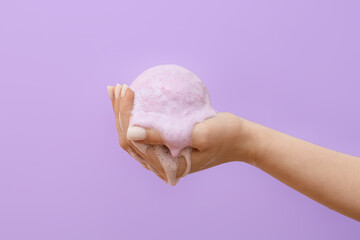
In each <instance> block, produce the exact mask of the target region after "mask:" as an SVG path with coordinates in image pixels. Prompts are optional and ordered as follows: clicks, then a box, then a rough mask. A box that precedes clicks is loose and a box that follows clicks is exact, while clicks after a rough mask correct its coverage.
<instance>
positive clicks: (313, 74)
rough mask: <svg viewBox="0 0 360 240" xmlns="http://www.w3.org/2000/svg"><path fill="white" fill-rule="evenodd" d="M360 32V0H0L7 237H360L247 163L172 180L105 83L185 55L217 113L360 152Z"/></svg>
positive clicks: (3, 228) (1, 207)
mask: <svg viewBox="0 0 360 240" xmlns="http://www.w3.org/2000/svg"><path fill="white" fill-rule="evenodd" d="M359 42H360V2H359V1H358V0H347V1H346V0H337V1H329V0H315V1H314V0H297V1H288V0H275V1H267V0H255V1H254V0H246V1H245V0H244V1H235V0H234V1H209V0H207V1H206V0H203V1H190V0H186V1H184V0H182V1H165V0H163V1H160V0H157V1H145V0H143V1H130V0H129V1H115V0H114V1H88V0H87V1H85V0H83V1H73V0H72V1H70V0H67V1H45V0H44V1H38V0H36V1H16V0H11V1H10V0H5V1H4V0H2V1H0V81H1V87H0V98H1V99H0V100H1V101H0V109H1V118H0V121H1V124H0V128H1V129H0V134H1V135H0V136H1V138H0V149H1V151H0V239H4V240H12V239H17V240H18V239H19V240H20V239H21V240H22V239H26V240H28V239H34V240H35V239H36V240H43V239H44V240H45V239H46V240H48V239H51V240H58V239H59V240H69V239H76V240H78V239H86V240H93V239H99V240H100V239H101V240H103V239H105V240H112V239H114V240H115V239H359V237H360V225H359V223H358V222H356V221H354V220H352V219H349V218H347V217H344V216H342V215H341V214H338V213H336V212H334V211H332V210H329V209H328V208H326V207H324V206H322V205H320V204H318V203H316V202H314V201H312V200H310V199H309V198H307V197H305V196H303V195H301V194H299V193H298V192H296V191H294V190H292V189H291V188H289V187H287V186H285V185H284V184H282V183H280V182H279V181H277V180H276V179H273V178H272V177H270V176H268V175H267V174H265V173H263V172H261V171H260V170H258V169H256V168H254V167H251V166H248V165H246V164H242V163H231V164H225V165H222V166H219V167H216V168H213V169H209V170H206V171H203V172H200V173H196V174H192V175H189V176H187V177H186V178H184V179H182V180H181V181H180V183H179V184H178V185H177V186H176V187H171V186H169V185H165V184H164V183H163V182H162V181H161V180H160V179H158V178H157V177H156V176H155V175H154V174H152V173H151V172H149V171H147V170H145V169H144V168H142V167H141V165H140V164H138V163H137V162H136V161H135V160H133V159H132V158H131V157H130V156H129V155H127V154H126V153H125V152H124V151H123V150H122V149H121V148H120V147H119V145H118V140H117V133H116V131H115V125H114V117H113V113H112V110H111V106H110V100H109V98H108V95H107V91H106V85H108V84H112V85H115V84H116V83H117V82H119V83H121V84H123V83H127V84H130V83H131V82H132V80H133V79H134V78H135V77H136V76H137V75H138V74H140V73H141V72H142V71H143V70H145V69H146V68H148V67H151V66H153V65H157V64H166V63H175V64H179V65H182V66H184V67H187V68H189V69H190V70H191V71H193V72H195V73H196V74H197V75H198V76H199V77H200V78H201V79H202V80H203V81H204V82H205V84H206V85H207V87H208V90H209V92H210V95H211V98H212V104H213V106H214V107H215V108H216V109H217V110H218V111H229V112H232V113H235V114H237V115H239V116H242V117H244V118H247V119H249V120H252V121H256V122H258V123H261V124H264V125H266V126H269V127H272V128H275V129H278V130H280V131H283V132H286V133H288V134H291V135H293V136H296V137H299V138H303V139H305V140H308V141H311V142H314V143H316V144H319V145H322V146H325V147H329V148H332V149H335V150H338V151H341V152H345V153H348V154H353V155H357V156H360V148H359V145H360V134H359V133H360V125H359V122H360V110H359V104H360V97H359V88H360V67H359V66H360V46H359V45H360V44H359ZM289 160H290V159H289Z"/></svg>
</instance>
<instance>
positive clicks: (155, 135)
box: [127, 126, 165, 145]
mask: <svg viewBox="0 0 360 240" xmlns="http://www.w3.org/2000/svg"><path fill="white" fill-rule="evenodd" d="M127 138H128V139H129V140H133V141H136V142H139V143H144V144H152V145H164V144H165V143H164V141H163V139H162V137H161V134H160V133H159V132H157V131H155V130H153V129H145V128H142V127H138V126H131V127H129V128H128V130H127Z"/></svg>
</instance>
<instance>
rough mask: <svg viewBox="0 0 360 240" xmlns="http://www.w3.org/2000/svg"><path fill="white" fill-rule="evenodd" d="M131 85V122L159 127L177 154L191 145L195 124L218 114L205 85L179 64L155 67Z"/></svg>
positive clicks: (173, 151) (148, 126) (168, 145)
mask: <svg viewBox="0 0 360 240" xmlns="http://www.w3.org/2000/svg"><path fill="white" fill-rule="evenodd" d="M130 88H131V89H132V90H133V91H134V92H135V99H134V106H133V111H132V116H131V119H130V126H133V125H136V126H141V127H144V128H152V129H155V130H157V131H159V132H160V133H161V135H162V137H163V139H164V142H165V145H166V146H167V147H168V148H169V150H170V152H171V155H172V157H174V158H175V157H177V156H178V155H179V153H180V151H181V150H182V149H184V148H185V147H187V146H189V145H190V142H191V131H192V128H193V127H194V125H195V124H196V123H198V122H202V121H204V120H205V119H207V118H210V117H213V116H215V115H216V111H215V110H214V109H213V108H212V107H211V106H210V100H209V95H208V92H207V90H206V87H205V85H204V84H203V83H202V82H201V80H200V79H199V78H198V77H197V76H196V75H195V74H194V73H192V72H190V71H189V70H187V69H185V68H183V67H180V66H177V65H160V66H155V67H152V68H150V69H148V70H146V71H145V72H143V73H142V74H141V75H140V76H138V77H137V78H136V79H135V81H134V82H133V83H132V84H131V85H130Z"/></svg>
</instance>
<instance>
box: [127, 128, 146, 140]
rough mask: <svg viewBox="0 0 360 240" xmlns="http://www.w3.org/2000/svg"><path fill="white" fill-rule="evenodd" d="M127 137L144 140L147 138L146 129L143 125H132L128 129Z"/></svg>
mask: <svg viewBox="0 0 360 240" xmlns="http://www.w3.org/2000/svg"><path fill="white" fill-rule="evenodd" d="M127 138H128V139H130V140H135V141H136V140H144V139H145V138H146V129H145V128H142V127H137V126H132V127H129V128H128V130H127Z"/></svg>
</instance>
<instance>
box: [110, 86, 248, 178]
mask: <svg viewBox="0 0 360 240" xmlns="http://www.w3.org/2000/svg"><path fill="white" fill-rule="evenodd" d="M108 89H109V95H110V98H111V99H112V103H113V109H114V113H115V123H116V127H117V130H118V134H119V142H120V146H121V147H122V148H123V149H124V150H125V151H127V152H129V153H130V155H132V156H133V157H134V158H135V159H137V160H139V159H138V158H139V157H140V158H141V159H140V160H139V161H140V162H141V163H142V164H143V166H144V167H145V168H148V169H150V170H152V171H154V172H155V173H156V174H157V175H158V176H159V177H160V178H162V179H163V180H165V179H166V174H165V172H164V170H163V168H162V166H161V164H160V162H159V160H158V159H157V157H156V155H155V152H154V151H153V150H152V148H148V149H147V152H146V153H145V154H144V153H142V152H141V151H139V149H138V148H137V147H136V146H135V145H134V144H136V143H143V144H151V145H165V143H164V141H163V139H162V137H161V134H160V133H159V132H157V131H155V130H153V129H146V130H144V129H141V128H139V127H135V128H134V127H130V128H129V130H130V131H129V132H128V125H129V119H130V116H131V111H132V106H133V101H134V92H133V91H132V90H131V89H130V88H128V87H127V86H126V85H124V86H123V87H121V86H120V85H117V86H116V87H109V88H108ZM124 89H125V90H124ZM120 91H121V95H120V96H119V92H120ZM119 113H120V114H119ZM249 126H250V124H249V122H248V121H246V120H245V119H242V118H239V117H237V116H235V115H233V114H230V113H218V114H217V116H216V117H212V118H209V119H206V120H205V121H203V122H201V123H198V124H196V125H195V126H194V128H193V131H192V136H191V144H190V147H192V148H193V150H192V154H191V162H192V165H191V170H190V173H193V172H197V171H200V170H204V169H207V168H210V167H213V166H216V165H219V164H222V163H226V162H230V161H235V160H237V161H239V160H241V161H245V162H249V163H250V162H252V159H253V154H254V152H255V151H251V149H252V146H253V145H252V141H251V140H252V135H251V134H250V128H249ZM136 131H140V132H142V133H141V134H136V133H135V135H134V132H136ZM129 133H130V134H129ZM144 133H145V134H144ZM139 135H141V136H142V137H141V138H139ZM134 136H135V138H134ZM185 169H186V161H185V159H184V158H182V159H181V160H180V163H179V170H178V174H177V177H180V176H182V175H183V173H184V171H185Z"/></svg>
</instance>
